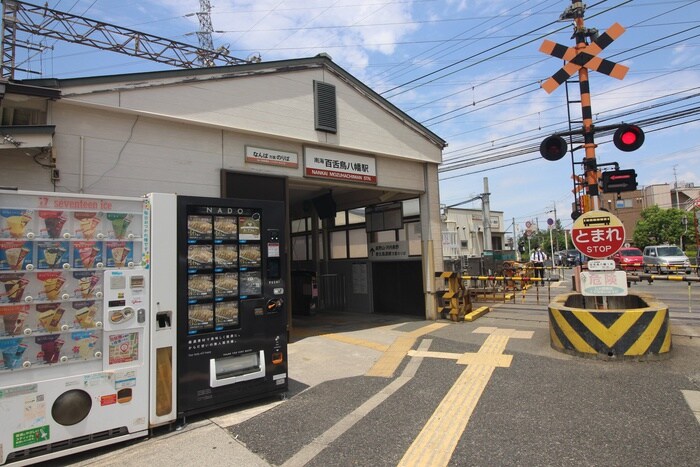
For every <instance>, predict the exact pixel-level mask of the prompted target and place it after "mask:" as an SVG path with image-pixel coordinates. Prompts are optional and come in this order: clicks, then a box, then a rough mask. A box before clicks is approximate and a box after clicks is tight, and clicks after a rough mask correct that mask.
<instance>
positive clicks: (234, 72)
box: [21, 54, 447, 149]
mask: <svg viewBox="0 0 700 467" xmlns="http://www.w3.org/2000/svg"><path fill="white" fill-rule="evenodd" d="M319 67H325V68H326V69H328V70H329V71H332V72H334V74H335V75H336V76H338V77H339V78H341V79H343V80H344V81H345V82H346V83H347V84H348V85H350V86H353V87H354V88H356V89H358V90H359V91H360V92H362V93H363V94H364V95H366V96H367V97H368V98H369V99H371V100H372V101H374V102H375V103H377V104H378V105H380V106H382V107H383V108H384V109H386V110H387V111H388V112H391V113H393V114H394V115H396V117H397V118H399V119H400V120H402V121H403V122H404V123H405V124H407V125H409V126H411V127H413V128H414V129H415V130H416V131H418V132H419V133H421V134H423V135H424V136H425V138H427V139H428V140H430V141H432V142H433V144H435V145H436V146H439V147H440V148H441V149H442V148H444V147H446V146H447V143H446V141H445V140H443V139H442V138H440V137H439V136H437V135H436V134H435V133H433V132H432V131H430V130H429V129H428V128H426V127H425V126H423V125H422V124H420V123H419V122H417V121H416V120H414V119H413V118H412V117H411V116H410V115H408V114H406V113H405V112H403V111H402V110H401V109H399V108H398V107H396V106H395V105H394V104H392V103H391V102H389V101H388V100H386V99H385V98H383V97H382V96H381V95H380V94H378V93H377V92H375V91H374V90H372V89H371V88H370V87H368V86H367V85H365V84H364V83H362V82H361V81H360V80H358V79H357V78H355V77H354V76H352V75H351V74H350V73H348V72H347V71H345V70H344V69H343V68H342V67H340V66H339V65H338V64H336V63H335V62H333V60H332V59H331V58H330V57H329V56H328V55H326V54H319V55H316V56H315V57H309V58H297V59H289V60H278V61H270V62H258V63H246V64H243V65H230V66H220V67H211V68H189V69H176V70H165V71H149V72H143V73H127V74H118V75H104V76H88V77H81V78H66V79H57V78H47V79H30V80H23V81H21V82H22V83H23V84H26V85H31V86H36V87H45V88H55V89H62V88H68V87H71V86H74V85H76V86H77V85H83V84H110V83H125V82H143V81H147V80H157V79H164V78H178V77H182V78H187V77H196V76H205V75H211V74H217V75H220V76H222V77H224V78H229V77H230V78H234V77H237V76H251V75H256V74H262V73H287V72H294V71H300V70H308V69H312V68H319Z"/></svg>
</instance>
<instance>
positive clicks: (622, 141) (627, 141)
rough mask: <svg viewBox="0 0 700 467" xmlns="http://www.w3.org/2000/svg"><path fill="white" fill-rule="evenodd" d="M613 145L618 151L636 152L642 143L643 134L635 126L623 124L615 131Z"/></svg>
mask: <svg viewBox="0 0 700 467" xmlns="http://www.w3.org/2000/svg"><path fill="white" fill-rule="evenodd" d="M613 143H615V147H616V148H617V149H619V150H620V151H625V152H631V151H636V150H637V149H639V148H640V147H641V146H642V144H643V143H644V132H643V131H642V129H641V128H639V127H638V126H637V125H628V124H626V123H623V124H622V125H620V126H619V127H617V130H615V135H613Z"/></svg>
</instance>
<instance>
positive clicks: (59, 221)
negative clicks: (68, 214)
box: [39, 211, 68, 238]
mask: <svg viewBox="0 0 700 467" xmlns="http://www.w3.org/2000/svg"><path fill="white" fill-rule="evenodd" d="M39 217H41V218H42V219H44V225H45V226H46V229H45V232H46V236H48V237H49V238H61V237H62V236H63V226H64V225H65V223H66V221H67V220H68V219H66V218H65V217H64V216H63V211H39ZM43 230H44V229H42V231H43Z"/></svg>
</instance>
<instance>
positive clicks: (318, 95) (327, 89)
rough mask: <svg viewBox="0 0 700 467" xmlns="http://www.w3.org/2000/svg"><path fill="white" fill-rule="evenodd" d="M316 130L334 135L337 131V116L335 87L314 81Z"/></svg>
mask: <svg viewBox="0 0 700 467" xmlns="http://www.w3.org/2000/svg"><path fill="white" fill-rule="evenodd" d="M314 99H315V111H316V115H315V117H316V129H317V130H320V131H327V132H329V133H335V132H337V131H338V115H337V111H336V105H335V86H333V85H332V84H328V83H323V82H321V81H314Z"/></svg>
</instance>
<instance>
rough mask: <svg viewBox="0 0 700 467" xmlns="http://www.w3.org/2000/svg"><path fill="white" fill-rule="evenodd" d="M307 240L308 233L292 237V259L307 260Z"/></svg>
mask: <svg viewBox="0 0 700 467" xmlns="http://www.w3.org/2000/svg"><path fill="white" fill-rule="evenodd" d="M306 240H307V238H306V235H300V236H297V237H292V261H306V260H307V259H309V257H308V249H307V246H306V243H307V241H306Z"/></svg>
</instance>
